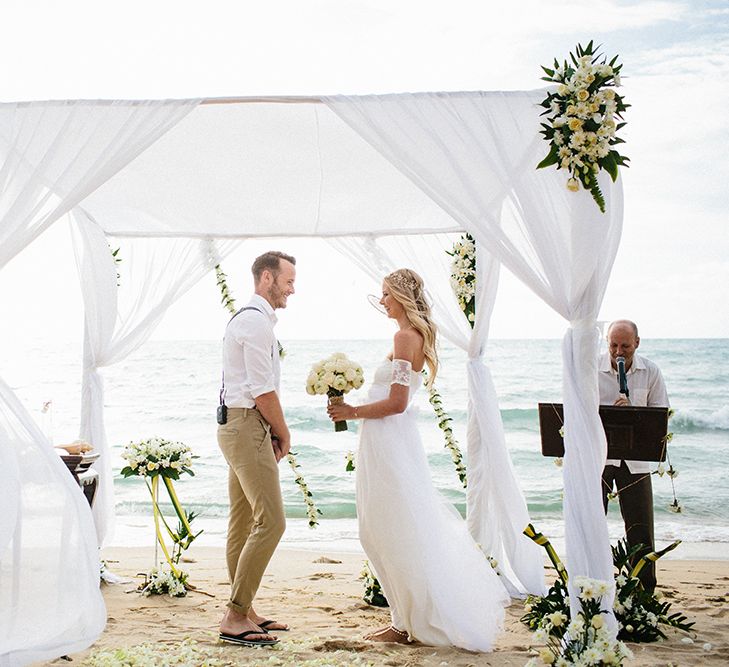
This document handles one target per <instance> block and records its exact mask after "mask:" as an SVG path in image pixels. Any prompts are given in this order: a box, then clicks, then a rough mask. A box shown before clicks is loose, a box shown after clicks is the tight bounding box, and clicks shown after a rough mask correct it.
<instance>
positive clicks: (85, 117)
mask: <svg viewBox="0 0 729 667" xmlns="http://www.w3.org/2000/svg"><path fill="white" fill-rule="evenodd" d="M196 105H197V102H196V101H194V100H193V101H183V102H166V101H156V102H144V103H132V102H118V103H111V102H110V103H103V104H98V103H92V102H84V101H65V102H43V103H11V104H0V269H2V267H3V266H4V265H5V264H7V262H8V261H10V259H12V258H13V257H14V256H15V255H16V254H17V253H18V252H20V251H21V250H22V249H23V248H25V247H26V246H27V245H28V244H29V243H31V242H32V241H33V239H35V238H36V237H37V236H38V235H39V234H41V233H42V232H43V231H44V230H45V229H47V228H48V226H50V225H51V224H52V223H53V222H54V221H56V220H57V219H58V218H60V217H61V216H62V215H64V214H65V213H67V212H68V211H69V210H70V209H71V208H73V206H75V205H76V204H77V203H78V202H79V201H81V200H82V199H83V198H84V197H85V196H86V195H88V194H89V193H90V192H92V191H93V190H94V189H95V188H97V187H98V186H99V185H100V184H101V183H103V182H104V181H105V180H107V179H108V178H109V177H110V176H111V175H113V174H114V173H116V172H117V171H119V170H120V169H122V168H123V167H124V166H125V165H126V164H128V163H129V162H130V161H131V160H133V159H134V158H135V157H136V156H137V155H138V154H139V153H140V152H142V151H143V150H144V149H145V148H147V147H148V146H149V145H150V144H151V143H153V142H154V141H155V140H156V139H157V138H159V137H160V136H161V135H162V134H164V133H165V132H166V131H167V130H169V128H170V127H172V126H173V125H174V124H175V123H177V122H179V120H180V119H181V118H183V117H184V116H185V115H186V114H187V113H188V112H189V111H190V110H192V109H193V108H194V107H195V106H196ZM54 457H55V458H54ZM0 458H1V459H2V466H1V468H2V470H0V480H1V481H2V484H1V487H2V489H3V492H4V507H7V508H8V511H5V510H4V511H3V512H2V518H1V519H0V524H2V525H1V528H2V530H0V596H8V597H7V598H3V599H2V604H0V664H1V665H5V664H10V665H22V664H27V663H29V662H34V661H37V660H42V659H46V658H54V657H57V656H59V655H62V654H64V653H70V652H73V651H78V650H81V649H83V648H85V647H87V646H89V645H90V644H91V643H92V642H93V641H94V640H95V639H96V637H98V635H99V634H100V633H101V631H102V629H103V627H104V623H105V610H104V606H103V601H102V600H101V596H100V594H99V591H98V583H99V563H98V556H97V549H96V544H95V540H94V539H91V540H90V539H89V535H92V536H93V528H92V525H91V515H90V512H89V510H88V507H86V506H85V503H86V500H85V498H84V497H83V495H82V494H81V493H80V491H79V489H78V487H77V486H74V484H73V479H72V478H71V476H70V475H69V473H68V471H67V470H65V467H64V466H63V465H62V463H61V462H60V460H59V459H58V457H57V454H56V453H55V452H54V451H53V449H52V447H51V445H50V443H49V442H48V441H47V439H46V438H45V437H44V436H43V435H42V433H41V432H40V431H39V430H38V429H37V428H36V427H35V425H34V424H33V422H32V419H31V417H30V416H29V415H28V413H27V412H26V411H25V410H24V408H23V407H22V405H21V404H20V403H19V401H17V399H16V398H15V396H14V395H13V393H12V391H11V390H10V389H9V388H8V387H7V385H6V384H5V383H3V382H2V380H0ZM59 596H60V597H59Z"/></svg>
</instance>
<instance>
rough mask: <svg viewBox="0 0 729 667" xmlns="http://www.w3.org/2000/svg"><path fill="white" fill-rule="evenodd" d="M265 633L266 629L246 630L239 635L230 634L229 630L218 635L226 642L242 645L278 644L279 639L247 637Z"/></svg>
mask: <svg viewBox="0 0 729 667" xmlns="http://www.w3.org/2000/svg"><path fill="white" fill-rule="evenodd" d="M265 634H266V631H265V630H263V631H261V630H246V632H241V633H240V634H239V635H230V634H228V633H227V632H221V633H220V635H218V636H219V637H220V639H221V640H222V641H224V642H230V643H231V644H240V645H241V646H275V645H276V644H278V642H279V640H278V639H246V637H250V636H251V635H265Z"/></svg>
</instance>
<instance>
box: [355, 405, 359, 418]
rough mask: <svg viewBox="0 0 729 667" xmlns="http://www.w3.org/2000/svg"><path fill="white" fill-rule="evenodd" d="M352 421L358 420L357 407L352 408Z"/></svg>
mask: <svg viewBox="0 0 729 667" xmlns="http://www.w3.org/2000/svg"><path fill="white" fill-rule="evenodd" d="M354 419H359V415H358V414H357V406H354Z"/></svg>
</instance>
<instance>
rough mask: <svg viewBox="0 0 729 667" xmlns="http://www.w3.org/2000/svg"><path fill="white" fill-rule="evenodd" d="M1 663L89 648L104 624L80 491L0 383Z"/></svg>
mask: <svg viewBox="0 0 729 667" xmlns="http://www.w3.org/2000/svg"><path fill="white" fill-rule="evenodd" d="M0 489H2V497H3V500H2V511H0V667H16V666H17V665H26V664H29V663H32V662H38V661H41V660H51V659H53V658H57V657H58V656H60V655H64V654H66V653H73V652H75V651H81V650H83V649H85V648H87V647H88V646H90V645H91V644H92V643H93V642H94V641H95V640H96V638H97V637H98V636H99V635H100V634H101V631H102V630H103V629H104V625H105V624H106V610H105V608H104V601H103V599H102V597H101V593H100V591H99V571H100V569H99V567H100V565H99V558H98V550H97V548H96V535H95V534H94V529H93V525H92V521H91V512H90V510H89V505H88V502H87V501H86V498H85V496H84V495H83V493H81V490H80V489H79V487H78V485H77V484H76V482H75V481H74V480H73V477H71V475H70V474H69V472H68V470H67V469H66V466H65V465H64V463H63V462H62V461H61V458H60V457H59V456H58V454H57V453H56V451H55V450H54V449H53V448H52V446H51V444H50V443H49V442H48V440H47V439H46V437H45V436H44V435H43V433H42V432H41V431H40V429H38V427H37V426H36V425H35V423H34V422H33V420H32V418H31V417H30V415H29V414H28V413H27V412H26V410H25V408H23V406H22V404H21V403H20V402H19V401H18V399H17V397H16V396H15V395H14V394H13V392H12V391H11V390H10V388H9V387H8V386H7V385H6V384H5V383H4V382H3V381H2V380H0Z"/></svg>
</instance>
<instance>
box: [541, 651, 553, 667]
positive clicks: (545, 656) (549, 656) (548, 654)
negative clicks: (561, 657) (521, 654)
mask: <svg viewBox="0 0 729 667" xmlns="http://www.w3.org/2000/svg"><path fill="white" fill-rule="evenodd" d="M539 657H540V658H541V660H542V662H543V663H544V664H545V665H551V664H552V662H553V661H554V654H553V653H552V651H551V649H548V648H547V647H544V648H543V649H541V650H540V651H539Z"/></svg>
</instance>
